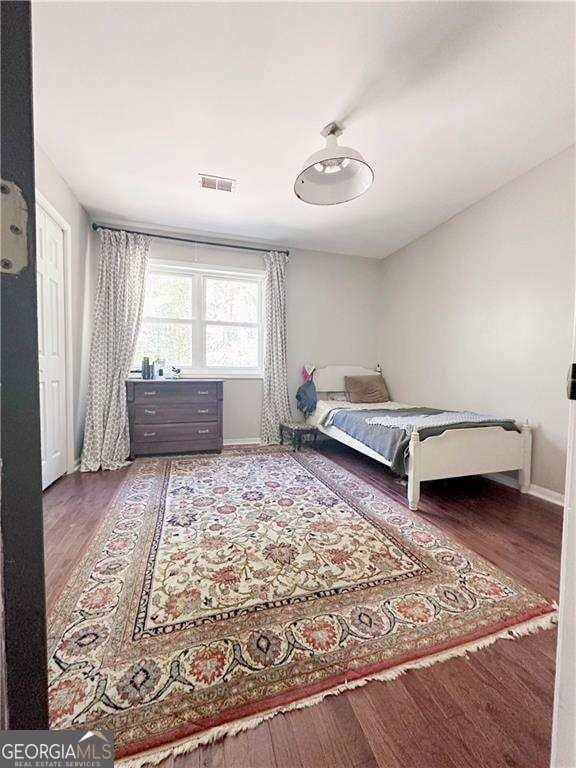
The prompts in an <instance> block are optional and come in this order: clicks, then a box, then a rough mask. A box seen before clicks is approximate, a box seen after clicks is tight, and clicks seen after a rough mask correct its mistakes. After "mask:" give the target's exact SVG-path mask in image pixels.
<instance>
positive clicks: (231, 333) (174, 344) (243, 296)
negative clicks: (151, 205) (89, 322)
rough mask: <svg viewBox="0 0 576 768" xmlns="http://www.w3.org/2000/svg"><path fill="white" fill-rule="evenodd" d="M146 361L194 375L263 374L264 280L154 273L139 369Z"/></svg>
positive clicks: (156, 270) (164, 269) (178, 271)
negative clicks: (163, 363)
mask: <svg viewBox="0 0 576 768" xmlns="http://www.w3.org/2000/svg"><path fill="white" fill-rule="evenodd" d="M145 356H146V357H149V358H150V360H156V359H158V358H160V359H162V360H165V361H166V363H167V364H168V365H174V366H177V367H181V368H184V369H189V370H194V371H202V370H221V371H222V370H226V371H232V372H233V371H239V372H240V371H251V372H259V370H260V369H261V366H262V360H261V358H262V280H261V277H260V276H259V275H246V276H244V275H236V274H234V275H232V274H229V273H226V272H208V271H205V272H203V271H199V270H186V269H176V268H168V267H160V266H158V267H152V268H150V269H149V272H148V275H147V279H146V298H145V303H144V311H143V318H142V326H141V329H140V335H139V338H138V342H137V346H136V354H135V359H134V364H135V367H139V366H140V364H141V362H142V358H143V357H145Z"/></svg>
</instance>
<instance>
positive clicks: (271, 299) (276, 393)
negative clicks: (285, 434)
mask: <svg viewBox="0 0 576 768" xmlns="http://www.w3.org/2000/svg"><path fill="white" fill-rule="evenodd" d="M264 263H265V265H266V276H265V279H264V318H265V340H264V382H263V390H264V391H263V399H262V424H261V439H262V442H263V443H264V444H272V443H279V442H280V422H283V421H289V420H290V417H291V414H290V399H289V395H288V374H287V363H286V265H287V263H288V256H287V255H286V254H285V253H279V252H278V251H270V252H269V253H267V254H265V255H264Z"/></svg>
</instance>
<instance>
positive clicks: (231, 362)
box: [205, 323, 259, 369]
mask: <svg viewBox="0 0 576 768" xmlns="http://www.w3.org/2000/svg"><path fill="white" fill-rule="evenodd" d="M258 336H259V334H258V328H257V327H255V326H249V325H224V324H221V323H207V324H206V326H205V346H206V366H207V367H209V368H244V369H246V368H253V369H256V368H258V358H259V339H258Z"/></svg>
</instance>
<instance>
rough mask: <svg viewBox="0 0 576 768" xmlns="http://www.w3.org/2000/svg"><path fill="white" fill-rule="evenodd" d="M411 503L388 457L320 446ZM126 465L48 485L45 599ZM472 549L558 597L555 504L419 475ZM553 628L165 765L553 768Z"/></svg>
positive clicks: (338, 699) (433, 513)
mask: <svg viewBox="0 0 576 768" xmlns="http://www.w3.org/2000/svg"><path fill="white" fill-rule="evenodd" d="M321 450H322V452H323V453H325V454H326V455H329V456H330V457H331V458H332V459H333V460H335V461H337V462H338V463H339V464H341V465H342V466H344V467H346V468H347V469H349V470H350V471H352V472H354V473H356V474H357V475H359V476H360V477H362V478H363V479H364V480H367V481H368V482H370V483H372V484H373V485H374V486H376V487H378V488H380V489H381V490H383V491H385V492H386V493H388V494H389V495H390V496H391V497H393V498H394V499H396V500H398V501H399V502H400V503H401V504H404V505H406V488H405V486H404V485H402V484H401V482H400V480H399V479H398V478H396V477H395V476H394V475H392V474H391V473H389V472H388V471H387V470H386V469H385V468H384V467H383V466H382V465H380V464H378V463H376V462H375V461H372V460H371V459H368V458H367V457H365V456H361V455H360V454H358V453H356V452H355V451H352V450H350V449H347V448H345V447H344V446H339V445H327V446H325V447H322V448H321ZM125 473H126V471H125V470H120V471H118V472H106V473H97V474H80V473H76V474H74V475H70V476H67V477H64V478H62V479H61V480H59V481H57V482H56V483H55V484H54V485H53V486H52V487H51V488H50V489H49V490H48V491H47V492H46V494H45V499H44V510H45V512H44V515H45V548H46V563H47V574H46V576H47V593H48V604H49V606H51V605H52V604H53V603H54V600H55V598H56V597H57V595H58V594H59V592H60V590H61V589H62V588H63V586H64V584H65V583H66V581H67V579H68V578H69V575H70V573H71V570H72V569H73V567H74V564H75V562H76V561H77V560H78V559H79V558H80V557H81V556H82V554H83V552H84V551H85V550H86V548H87V547H88V546H89V544H90V540H91V538H92V535H93V534H94V532H95V530H96V528H97V526H98V523H99V522H100V520H101V519H102V517H103V516H104V514H105V512H106V507H107V505H108V504H109V502H110V501H111V500H112V498H113V495H114V493H115V492H116V490H117V489H118V487H119V485H120V484H121V482H122V480H123V478H124V476H125ZM419 514H421V515H422V516H423V517H425V518H426V519H427V520H429V521H431V522H433V523H434V524H435V525H437V526H439V527H440V528H442V529H443V530H445V531H446V532H447V533H449V534H450V535H451V536H453V537H454V538H456V539H457V540H459V541H460V542H462V543H463V544H465V545H466V546H467V547H469V548H470V549H472V550H474V551H475V552H477V553H479V554H481V555H483V556H484V557H486V558H487V559H489V560H491V561H492V562H493V563H494V564H495V565H497V566H499V567H500V568H502V569H504V570H505V571H506V572H507V573H509V574H511V575H513V576H515V577H517V578H518V579H521V580H522V581H524V583H526V584H528V585H529V586H531V587H532V588H534V589H536V590H538V591H539V592H541V593H543V594H544V595H546V596H548V597H552V598H557V588H558V574H559V562H560V543H561V532H562V515H561V511H560V508H559V507H556V506H554V505H552V504H547V503H546V502H543V501H540V500H538V499H535V498H533V497H529V496H521V495H520V494H519V493H518V492H517V491H514V490H513V489H510V488H507V487H505V486H500V485H496V484H495V483H492V482H489V481H488V480H485V479H482V478H462V479H456V480H447V481H437V482H433V483H425V484H423V493H422V500H421V510H420V512H419ZM555 648H556V631H555V630H553V631H546V632H539V633H537V634H535V635H532V636H529V637H524V638H520V639H518V640H514V641H511V642H510V641H499V642H497V643H496V644H495V645H493V646H491V647H489V648H487V649H485V650H482V651H478V652H477V653H474V654H472V655H471V656H470V657H469V658H467V659H453V660H450V661H448V662H446V663H442V664H436V665H434V666H432V667H429V668H427V669H418V670H411V671H409V672H407V673H406V674H405V675H403V676H401V677H399V678H398V679H397V680H395V681H392V682H387V683H379V682H374V683H369V684H368V685H366V686H364V687H363V688H358V689H356V690H354V691H350V692H347V693H343V694H340V695H338V696H330V697H328V698H327V699H325V700H324V701H323V702H322V703H321V704H318V705H316V706H314V707H312V708H307V709H303V710H299V711H294V712H289V713H286V714H284V715H278V716H277V717H275V718H273V719H272V720H269V721H267V722H265V723H263V724H262V725H260V726H259V727H258V728H255V729H253V730H250V731H247V732H245V733H243V734H239V735H238V736H233V737H228V738H226V739H224V740H222V741H220V742H217V743H216V744H213V745H210V746H207V747H201V748H199V749H197V750H196V751H195V752H192V753H191V754H189V755H184V756H181V757H177V758H175V759H170V760H166V761H165V762H164V763H163V764H162V768H484V766H485V767H486V768H500V767H502V768H546V766H547V765H548V762H549V742H550V732H551V717H552V701H553V693H554V661H555Z"/></svg>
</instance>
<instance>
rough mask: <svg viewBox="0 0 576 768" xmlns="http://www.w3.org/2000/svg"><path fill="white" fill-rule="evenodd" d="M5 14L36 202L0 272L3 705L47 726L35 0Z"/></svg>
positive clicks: (4, 74)
mask: <svg viewBox="0 0 576 768" xmlns="http://www.w3.org/2000/svg"><path fill="white" fill-rule="evenodd" d="M0 16H1V19H0V23H1V27H0V32H1V43H2V52H1V60H0V66H1V79H2V80H1V85H2V88H1V107H2V117H1V151H0V166H1V174H2V179H3V180H4V181H8V182H13V183H14V184H16V185H17V186H18V187H19V188H20V190H21V192H22V195H23V197H24V200H25V202H26V205H27V208H28V224H27V232H26V235H27V241H28V242H27V247H28V265H27V266H26V267H25V268H24V269H23V270H22V271H21V272H20V273H19V274H18V275H13V274H6V273H3V274H2V276H1V278H0V284H1V285H0V326H1V327H0V378H1V382H2V389H1V437H0V451H1V456H2V478H1V482H2V494H1V503H0V528H1V536H2V549H3V562H2V582H3V591H4V648H5V662H6V674H5V699H6V701H5V704H6V705H7V714H8V717H7V723H8V727H9V728H10V729H13V730H15V729H24V730H30V729H44V728H47V727H48V676H47V659H46V598H45V585H44V538H43V526H42V478H41V454H40V405H39V393H38V325H37V305H36V216H35V192H34V129H33V116H32V45H31V9H30V3H29V1H28V0H25V1H24V0H3V2H0ZM7 194H11V193H7ZM5 196H6V195H5V194H2V198H4V197H5ZM5 218H6V217H3V221H2V225H3V226H10V222H8V221H5V220H4V219H5ZM9 257H10V251H9V252H8V253H2V259H3V260H4V259H7V258H8V259H9Z"/></svg>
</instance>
